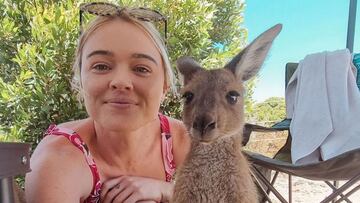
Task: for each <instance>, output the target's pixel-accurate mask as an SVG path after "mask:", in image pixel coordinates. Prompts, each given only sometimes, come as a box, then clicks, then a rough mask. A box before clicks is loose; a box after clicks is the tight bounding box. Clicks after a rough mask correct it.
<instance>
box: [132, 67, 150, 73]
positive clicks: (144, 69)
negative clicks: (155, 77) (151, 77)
mask: <svg viewBox="0 0 360 203" xmlns="http://www.w3.org/2000/svg"><path fill="white" fill-rule="evenodd" d="M135 71H136V72H139V73H150V72H151V71H150V70H149V68H147V67H145V66H136V67H135Z"/></svg>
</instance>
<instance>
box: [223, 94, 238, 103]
mask: <svg viewBox="0 0 360 203" xmlns="http://www.w3.org/2000/svg"><path fill="white" fill-rule="evenodd" d="M239 96H240V94H239V93H238V92H237V91H229V92H228V93H227V94H226V100H227V102H228V103H229V104H236V102H237V101H238V98H239Z"/></svg>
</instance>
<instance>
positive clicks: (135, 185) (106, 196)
mask: <svg viewBox="0 0 360 203" xmlns="http://www.w3.org/2000/svg"><path fill="white" fill-rule="evenodd" d="M173 190H174V185H173V183H169V182H165V181H161V180H157V179H153V178H145V177H138V176H120V177H117V178H113V179H110V180H108V181H106V182H104V183H103V185H102V188H101V202H103V203H110V202H114V203H134V202H169V201H170V198H171V197H172V193H173Z"/></svg>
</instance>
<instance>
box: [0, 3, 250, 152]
mask: <svg viewBox="0 0 360 203" xmlns="http://www.w3.org/2000/svg"><path fill="white" fill-rule="evenodd" d="M242 2H243V1H241V0H228V1H223V0H207V1H206V0H185V1H184V0H167V1H164V0H153V1H148V0H137V1H135V0H124V1H122V3H119V2H115V3H117V4H119V5H130V6H145V7H151V8H154V9H157V10H159V11H160V12H162V13H164V14H165V15H166V16H168V19H169V29H168V30H169V39H168V45H169V53H170V58H171V60H172V61H173V62H174V61H175V60H176V59H177V58H178V57H179V56H182V55H191V56H193V57H195V58H196V59H197V60H198V61H200V63H201V64H203V65H204V66H206V67H208V68H210V67H213V66H221V65H223V64H225V62H226V61H227V60H229V59H230V58H232V57H233V56H234V55H235V54H236V53H237V52H238V51H239V50H241V49H242V48H243V46H244V43H245V39H246V38H247V31H246V29H244V28H243V27H242V22H243V17H242V15H241V14H242V12H243V11H244V3H242ZM80 3H81V2H80V1H75V0H67V1H50V0H47V1H46V0H30V1H22V0H1V1H0V17H1V18H0V39H1V41H0V49H1V52H0V76H1V78H0V141H24V142H29V143H32V144H33V147H34V146H36V145H37V143H38V142H39V141H40V139H41V138H42V134H43V132H44V131H45V130H46V128H47V127H48V126H49V124H51V123H61V122H65V121H69V120H75V119H79V118H84V117H86V112H85V110H84V108H83V107H82V106H81V105H80V104H79V103H78V102H77V100H76V97H75V95H74V94H73V93H72V91H71V86H70V80H71V75H72V71H71V69H72V63H73V56H74V51H75V47H76V43H77V38H78V34H79V17H78V8H79V4H80ZM215 45H221V46H215ZM253 84H254V82H253V81H252V82H250V83H249V87H250V91H249V92H250V93H248V94H247V99H246V101H247V104H248V106H249V105H250V104H251V103H252V102H251V101H252V100H251V91H252V90H251V88H252V87H253ZM162 110H163V112H165V113H166V114H167V115H171V116H174V117H177V118H179V117H180V113H181V105H180V99H179V98H178V97H177V96H176V95H169V96H168V98H167V100H165V101H164V103H163V105H162Z"/></svg>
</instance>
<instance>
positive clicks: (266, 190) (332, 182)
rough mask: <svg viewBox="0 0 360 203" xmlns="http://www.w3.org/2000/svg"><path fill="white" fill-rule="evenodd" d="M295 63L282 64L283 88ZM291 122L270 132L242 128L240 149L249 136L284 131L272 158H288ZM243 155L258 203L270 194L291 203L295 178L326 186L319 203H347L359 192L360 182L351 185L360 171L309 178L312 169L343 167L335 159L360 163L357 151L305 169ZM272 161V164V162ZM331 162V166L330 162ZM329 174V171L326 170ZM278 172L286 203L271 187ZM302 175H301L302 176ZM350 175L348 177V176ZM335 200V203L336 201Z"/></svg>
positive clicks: (359, 177) (330, 173)
mask: <svg viewBox="0 0 360 203" xmlns="http://www.w3.org/2000/svg"><path fill="white" fill-rule="evenodd" d="M297 65H298V64H297V63H288V64H286V69H285V87H286V85H287V84H288V82H289V80H290V78H291V76H292V75H293V73H294V72H295V70H296V68H297ZM290 122H291V119H284V120H283V121H282V122H279V123H277V124H275V125H273V126H272V127H270V128H267V127H263V126H259V125H253V124H245V127H244V143H243V144H244V145H246V143H247V142H248V140H249V138H250V135H251V132H253V131H254V132H276V131H284V130H286V131H287V132H288V138H287V140H286V143H285V145H284V146H283V147H282V148H281V149H280V150H279V152H278V153H277V154H276V155H275V157H276V156H277V155H279V154H281V153H288V154H290V149H291V133H290V130H289V127H290ZM245 154H246V155H247V156H248V159H249V161H250V162H251V163H253V167H252V176H253V178H254V181H255V183H256V184H257V185H258V187H259V189H260V192H261V193H262V194H263V195H264V198H263V199H262V202H266V201H268V202H270V203H271V202H272V201H271V199H270V197H269V194H270V193H273V194H274V195H275V197H276V198H277V199H278V200H279V201H280V202H282V203H291V202H292V197H293V195H292V176H298V177H302V178H305V179H309V180H322V181H324V182H325V183H326V185H328V186H329V187H330V188H331V189H332V190H333V192H332V193H331V194H330V195H329V196H327V197H325V198H324V199H323V200H322V201H321V202H320V203H328V202H336V203H338V202H341V201H346V202H347V203H351V201H350V200H349V199H348V197H349V196H350V195H352V194H353V193H355V192H356V191H358V190H359V189H360V182H359V184H358V185H357V186H355V184H356V183H357V182H358V181H360V170H356V169H354V167H352V168H349V176H346V177H343V176H344V173H342V175H338V176H336V177H335V176H334V175H336V172H337V171H338V170H337V169H336V170H332V171H330V172H329V174H326V173H328V172H324V175H323V177H316V175H311V173H309V172H311V169H312V167H317V165H320V167H322V169H323V168H325V169H332V168H334V166H335V165H333V163H341V164H343V165H344V164H345V163H344V162H339V161H338V162H336V161H337V160H335V159H341V158H344V159H348V158H351V159H352V160H357V162H360V149H356V150H352V151H350V152H347V153H344V154H342V155H339V156H337V157H334V158H332V159H329V160H327V161H323V162H322V163H320V164H317V163H315V164H309V165H302V166H301V165H300V166H298V165H292V164H290V163H287V162H282V161H277V160H276V159H275V158H274V159H271V158H268V157H265V156H262V155H260V154H256V153H253V152H247V151H245ZM275 160H276V161H275ZM334 161H335V162H334ZM258 166H260V167H263V168H266V169H268V170H274V171H275V173H274V175H273V177H272V178H270V179H268V178H266V177H265V176H264V175H263V174H262V172H261V171H260V170H259V169H258V168H257V167H258ZM356 167H358V168H359V169H360V163H359V166H356ZM328 171H329V170H328ZM280 172H282V173H285V174H287V175H288V191H289V193H288V194H289V196H288V201H287V200H286V199H285V198H284V197H283V196H282V195H281V194H280V192H278V191H277V190H276V188H275V187H274V184H275V182H276V179H277V177H278V174H279V173H280ZM304 172H305V173H304ZM350 174H351V175H350ZM339 180H347V182H346V183H344V184H343V185H342V186H340V187H339ZM352 186H355V187H354V188H352V189H351V190H350V191H348V192H347V193H345V194H343V193H344V192H345V191H346V190H348V189H349V188H350V187H352ZM338 198H339V199H338Z"/></svg>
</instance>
